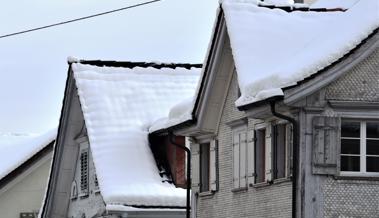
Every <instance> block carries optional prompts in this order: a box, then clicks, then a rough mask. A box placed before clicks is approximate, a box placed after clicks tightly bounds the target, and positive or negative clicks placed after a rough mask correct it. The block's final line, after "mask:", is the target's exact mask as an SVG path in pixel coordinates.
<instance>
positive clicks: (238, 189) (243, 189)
mask: <svg viewBox="0 0 379 218" xmlns="http://www.w3.org/2000/svg"><path fill="white" fill-rule="evenodd" d="M246 191H247V187H241V188H233V189H232V192H234V193H240V192H246Z"/></svg>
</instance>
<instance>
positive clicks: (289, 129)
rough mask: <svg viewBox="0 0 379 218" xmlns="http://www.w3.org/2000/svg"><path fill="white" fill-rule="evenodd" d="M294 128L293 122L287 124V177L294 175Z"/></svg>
mask: <svg viewBox="0 0 379 218" xmlns="http://www.w3.org/2000/svg"><path fill="white" fill-rule="evenodd" d="M293 137H294V135H293V128H292V125H291V124H287V125H286V140H287V142H286V146H287V147H286V152H287V153H286V157H287V160H286V164H287V166H286V170H287V172H286V176H287V177H290V176H292V149H293Z"/></svg>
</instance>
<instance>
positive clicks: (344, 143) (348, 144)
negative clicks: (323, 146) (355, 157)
mask: <svg viewBox="0 0 379 218" xmlns="http://www.w3.org/2000/svg"><path fill="white" fill-rule="evenodd" d="M341 154H360V141H359V139H341Z"/></svg>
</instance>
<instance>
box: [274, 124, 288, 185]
mask: <svg viewBox="0 0 379 218" xmlns="http://www.w3.org/2000/svg"><path fill="white" fill-rule="evenodd" d="M274 136H275V137H274V179H279V178H284V177H285V173H286V125H285V124H280V125H276V126H274Z"/></svg>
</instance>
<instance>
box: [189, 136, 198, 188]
mask: <svg viewBox="0 0 379 218" xmlns="http://www.w3.org/2000/svg"><path fill="white" fill-rule="evenodd" d="M191 156H192V167H191V174H192V179H191V187H192V192H193V193H198V192H199V191H200V146H199V144H195V143H191Z"/></svg>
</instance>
